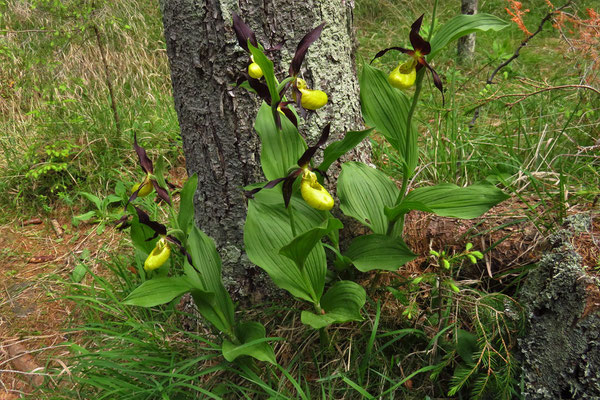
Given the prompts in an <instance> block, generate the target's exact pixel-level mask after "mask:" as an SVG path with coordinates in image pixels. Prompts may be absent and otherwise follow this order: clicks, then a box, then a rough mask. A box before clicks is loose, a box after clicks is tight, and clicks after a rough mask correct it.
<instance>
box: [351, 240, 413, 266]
mask: <svg viewBox="0 0 600 400" xmlns="http://www.w3.org/2000/svg"><path fill="white" fill-rule="evenodd" d="M344 255H345V256H347V257H348V258H350V259H351V260H352V263H353V264H354V266H355V267H356V268H357V269H358V270H360V271H362V272H367V271H372V270H374V269H380V270H385V271H396V270H398V268H400V267H401V266H403V265H404V264H406V263H407V262H409V261H411V260H414V259H415V258H416V254H414V253H413V252H412V251H410V249H409V248H408V246H407V245H406V243H404V241H403V240H402V239H400V238H395V237H389V236H386V235H365V236H359V237H357V238H356V239H354V240H353V241H352V243H350V246H349V247H348V250H347V251H346V253H345V254H344Z"/></svg>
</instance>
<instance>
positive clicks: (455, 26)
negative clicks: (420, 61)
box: [427, 14, 508, 60]
mask: <svg viewBox="0 0 600 400" xmlns="http://www.w3.org/2000/svg"><path fill="white" fill-rule="evenodd" d="M507 26H508V23H507V22H506V21H504V20H502V19H500V18H498V17H496V16H495V15H491V14H475V15H457V16H456V17H454V18H452V19H451V20H450V21H448V22H446V23H445V24H444V25H442V27H441V28H440V29H439V30H438V32H437V33H436V34H435V36H434V37H433V39H432V40H431V53H429V56H427V60H431V59H432V58H433V57H434V56H435V55H436V53H437V52H439V51H440V50H442V49H443V48H444V47H446V45H447V44H448V43H450V42H452V41H454V40H456V39H458V38H459V37H461V36H465V35H468V34H470V33H474V32H485V31H489V30H493V31H499V30H501V29H504V28H506V27H507Z"/></svg>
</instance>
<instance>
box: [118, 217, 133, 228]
mask: <svg viewBox="0 0 600 400" xmlns="http://www.w3.org/2000/svg"><path fill="white" fill-rule="evenodd" d="M115 225H116V226H117V230H118V231H122V230H123V229H125V228H127V227H129V225H131V224H130V223H129V215H123V216H122V217H121V218H119V220H118V221H117V222H115Z"/></svg>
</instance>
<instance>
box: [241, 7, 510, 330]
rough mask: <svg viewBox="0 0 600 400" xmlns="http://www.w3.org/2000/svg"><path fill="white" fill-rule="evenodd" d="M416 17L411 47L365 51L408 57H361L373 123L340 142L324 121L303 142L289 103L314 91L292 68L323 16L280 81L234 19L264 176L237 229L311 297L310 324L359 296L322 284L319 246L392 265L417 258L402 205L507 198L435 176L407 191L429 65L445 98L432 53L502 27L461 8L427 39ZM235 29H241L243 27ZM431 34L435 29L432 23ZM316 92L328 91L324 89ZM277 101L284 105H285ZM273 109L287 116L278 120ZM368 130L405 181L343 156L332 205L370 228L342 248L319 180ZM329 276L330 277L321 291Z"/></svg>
mask: <svg viewBox="0 0 600 400" xmlns="http://www.w3.org/2000/svg"><path fill="white" fill-rule="evenodd" d="M465 18H467V19H466V20H465ZM423 19H424V16H423V15H422V16H420V17H419V18H417V20H416V21H415V22H414V23H413V24H412V26H411V29H410V32H409V34H408V38H409V41H410V43H411V45H412V49H408V48H405V47H391V48H387V49H384V50H382V51H380V52H378V53H377V54H376V55H375V57H374V59H373V60H376V59H378V58H379V57H381V56H383V55H385V54H386V53H387V52H388V51H390V50H396V51H400V52H401V53H404V54H406V55H408V56H409V57H410V59H409V60H408V61H401V62H400V64H399V66H398V67H397V68H396V69H394V70H393V71H392V72H391V73H390V74H389V75H387V76H386V74H385V73H384V72H382V71H380V70H378V69H376V68H374V67H372V66H371V65H368V64H366V65H363V68H362V72H361V74H360V86H361V104H362V112H363V117H364V119H365V122H366V124H367V125H368V126H370V127H371V128H369V129H367V130H363V131H356V132H348V133H346V135H345V137H344V138H343V139H342V140H340V141H337V142H333V143H330V144H329V145H326V144H327V140H328V137H329V131H330V126H329V125H327V126H326V127H325V128H323V134H322V135H321V138H320V139H319V140H318V142H317V143H316V144H315V145H314V146H312V147H308V146H307V144H306V142H305V141H304V139H303V138H302V136H301V135H300V134H299V129H301V125H300V124H299V123H298V120H297V118H296V112H295V109H294V105H295V106H296V108H297V109H298V110H299V111H302V110H301V108H306V109H311V107H310V106H307V104H304V103H303V102H302V100H300V101H298V97H299V96H298V92H300V93H301V94H302V98H306V97H308V96H309V95H310V96H313V94H312V93H310V92H309V93H308V94H307V93H305V92H302V90H303V88H304V82H303V81H301V78H300V77H299V76H300V74H301V64H302V60H303V59H304V57H305V55H306V53H307V51H308V48H309V46H310V45H311V44H312V43H314V42H315V41H316V40H317V38H318V36H319V35H320V34H321V32H322V31H323V29H324V26H323V24H321V25H319V26H318V27H316V28H315V29H314V30H312V31H311V32H309V33H308V34H307V35H306V36H305V37H304V38H303V39H302V40H301V41H300V44H299V45H298V46H297V50H296V55H295V56H294V58H293V61H292V66H291V67H290V69H289V71H288V77H285V78H284V79H283V80H282V81H281V83H279V81H278V79H277V78H276V76H275V73H274V66H273V62H272V61H271V60H269V58H268V57H267V56H266V55H265V53H264V52H263V51H261V49H262V46H261V45H260V44H259V43H258V42H257V40H256V37H255V35H254V33H251V30H250V29H249V28H248V27H247V25H246V24H245V23H244V22H243V21H242V20H241V18H239V17H237V16H236V17H235V19H234V29H235V31H236V33H237V34H238V41H239V42H240V45H242V43H243V39H245V40H246V43H245V45H242V48H244V49H246V48H247V49H248V50H249V52H250V53H251V54H252V56H253V62H255V63H256V64H257V65H258V67H259V68H260V70H261V71H262V76H261V78H260V79H257V78H254V77H252V76H249V74H244V77H246V78H247V84H246V85H245V87H247V88H251V89H253V91H254V92H256V93H257V94H258V95H259V96H260V97H261V98H262V99H263V100H264V102H263V105H262V106H261V108H260V110H259V111H258V115H257V117H256V122H255V129H256V131H257V133H258V135H259V137H260V139H261V145H262V147H261V166H262V169H263V172H264V175H265V177H266V178H267V180H268V182H267V183H265V184H259V185H254V186H252V187H249V188H247V191H246V194H247V196H248V197H249V198H250V200H249V204H248V215H247V219H246V224H245V228H244V242H245V245H246V252H247V254H248V257H249V258H250V260H251V261H252V262H254V263H255V264H256V265H258V266H259V267H261V268H263V269H264V270H265V271H266V272H267V273H268V274H269V275H270V276H271V278H272V279H273V281H274V282H275V284H277V285H278V286H279V287H281V288H283V289H285V290H287V291H288V292H290V293H291V294H292V295H293V296H295V297H297V298H299V299H302V300H305V301H307V302H309V303H312V307H313V311H308V310H304V311H302V317H301V319H302V322H304V323H305V324H308V325H310V326H312V327H313V328H324V327H326V326H328V325H330V324H332V323H340V322H346V321H351V320H360V319H361V314H360V310H361V308H362V306H363V305H364V302H365V291H364V289H363V288H362V287H360V286H359V285H357V284H356V283H355V282H351V281H344V280H339V279H334V280H333V281H332V282H327V279H326V276H327V257H326V254H325V250H328V251H330V252H331V253H332V255H333V259H334V260H335V267H336V269H337V270H338V271H339V270H340V269H345V268H348V267H350V266H352V265H353V266H354V267H356V268H357V269H358V270H360V271H363V272H364V271H371V270H388V271H395V270H398V268H400V267H401V266H402V265H403V264H405V263H406V262H408V261H410V260H412V259H414V258H415V257H416V255H415V254H413V253H412V252H411V250H410V249H409V248H408V246H407V245H406V244H405V243H404V241H403V240H402V231H403V219H404V215H405V214H406V213H407V212H408V211H410V210H422V211H427V212H432V213H435V214H438V215H442V216H449V217H457V218H475V217H478V216H480V215H482V214H483V213H484V212H486V211H487V210H488V209H489V208H491V207H492V206H494V205H495V204H497V203H499V202H500V201H502V200H504V199H505V198H506V197H507V196H506V195H505V194H504V193H503V192H502V191H501V190H500V189H498V188H496V187H495V186H492V185H489V184H486V183H479V184H475V185H472V186H469V187H465V188H461V187H458V186H455V185H451V184H442V185H437V186H431V187H423V188H417V189H414V190H412V191H410V192H408V190H407V189H408V181H409V179H410V177H411V176H412V175H413V173H414V171H415V169H416V166H417V162H418V148H417V129H416V127H415V124H414V122H413V120H412V119H413V118H412V116H413V114H414V111H415V108H416V106H417V104H418V100H419V94H420V91H421V88H422V80H423V77H424V71H430V73H431V76H432V77H433V82H434V85H435V87H436V88H437V89H438V90H439V91H440V92H441V93H442V102H443V83H442V79H441V78H440V76H439V74H438V73H437V72H436V71H435V69H434V68H433V67H432V66H431V64H430V62H431V57H432V56H433V55H434V54H435V53H437V52H438V51H439V50H440V49H441V48H442V47H444V46H445V45H447V44H448V43H449V42H450V41H451V40H454V39H457V38H458V37H460V36H462V35H465V34H468V33H471V32H474V31H485V30H489V29H501V28H503V27H504V26H505V25H506V23H505V22H503V21H502V20H500V19H498V18H496V17H493V16H490V15H486V14H479V15H475V16H460V17H457V18H456V19H453V20H451V21H449V22H448V23H447V24H446V25H444V26H443V27H441V28H440V29H439V30H438V33H437V35H436V36H435V37H434V38H433V39H432V40H431V42H430V41H429V40H426V39H424V38H423V37H421V35H420V33H419V32H420V29H421V25H422V23H423ZM465 22H468V24H465ZM325 29H326V27H325ZM239 32H244V35H242V34H240V33H239ZM429 32H433V27H432V28H431V29H430V30H429ZM290 85H291V86H292V88H293V96H294V97H293V98H294V100H295V101H294V103H292V102H289V101H287V99H286V98H285V95H284V94H285V91H286V89H287V87H288V86H290ZM412 86H416V89H415V91H414V94H413V95H412V96H410V95H409V94H407V93H406V92H405V91H404V90H407V89H409V88H410V87H412ZM399 89H401V90H399ZM319 96H321V97H323V98H326V97H325V96H326V95H325V94H324V95H319ZM315 97H317V96H315ZM282 105H284V106H285V108H286V112H283V110H282ZM319 105H321V104H319ZM322 105H323V106H324V105H325V102H323V104H322ZM300 106H302V107H300ZM280 114H284V115H285V116H288V115H292V117H288V118H281V117H280ZM373 129H375V130H377V131H378V132H379V133H380V134H382V135H383V136H384V137H385V138H386V139H387V140H388V141H389V143H390V145H391V146H392V147H393V148H394V149H395V150H396V151H397V152H398V154H399V159H400V160H402V161H401V162H402V170H403V171H404V176H403V184H402V187H401V188H398V187H397V186H396V184H395V183H394V181H392V180H391V179H390V178H389V177H388V176H387V175H386V174H385V173H383V172H381V171H379V170H377V169H375V168H373V167H370V166H368V165H366V164H363V163H358V162H346V163H344V164H343V165H342V172H341V174H340V176H339V178H338V181H337V196H338V198H339V202H340V203H339V204H340V209H341V211H342V212H343V213H344V214H345V215H347V216H349V217H352V218H355V219H356V220H358V221H359V222H360V223H362V224H364V225H366V226H367V227H368V228H370V230H371V231H372V233H370V234H368V235H363V236H359V237H357V238H356V239H354V240H353V241H352V242H351V243H350V244H349V246H348V247H347V248H345V249H340V245H339V230H340V229H342V228H343V225H342V223H341V222H340V221H339V220H338V219H337V218H334V217H333V215H332V214H331V212H330V210H331V209H332V208H333V204H334V201H333V198H331V199H330V197H331V196H330V195H329V193H327V192H326V191H325V189H324V188H323V186H322V178H323V177H324V176H325V173H326V171H327V169H328V168H329V166H330V165H331V163H332V162H333V161H335V160H336V159H337V158H339V157H340V156H342V155H344V154H345V153H346V152H347V151H349V150H351V149H352V148H354V147H355V146H356V145H358V143H360V141H362V140H363V139H364V138H366V137H367V136H368V135H369V134H370V133H371V132H372V131H373ZM321 147H324V148H325V149H324V161H323V162H322V163H321V164H320V165H318V166H314V165H312V163H311V159H312V156H313V155H314V154H315V152H316V151H317V149H318V148H321ZM313 171H315V172H318V174H315V172H313ZM299 176H301V177H302V178H301V180H300V185H299V186H300V190H298V186H297V185H296V182H297V178H298V177H299ZM279 183H282V185H279ZM309 188H310V189H309ZM264 189H269V190H264ZM323 191H325V192H323ZM316 198H319V200H315V199H316ZM327 283H332V285H331V287H330V288H329V289H328V290H327V291H325V286H326V284H327Z"/></svg>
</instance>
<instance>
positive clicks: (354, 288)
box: [301, 281, 366, 329]
mask: <svg viewBox="0 0 600 400" xmlns="http://www.w3.org/2000/svg"><path fill="white" fill-rule="evenodd" d="M365 300H366V293H365V289H363V287H362V286H360V285H359V284H357V283H354V282H351V281H340V282H337V283H336V284H335V285H333V286H332V287H331V288H330V289H329V290H328V291H327V293H325V294H324V295H323V298H322V299H321V308H322V309H323V310H324V311H325V313H324V314H319V315H317V314H315V313H312V312H309V311H302V315H301V320H302V323H303V324H306V325H310V326H311V327H312V328H314V329H320V328H323V327H325V326H328V325H331V324H336V323H343V322H348V321H361V320H362V316H361V315H360V309H361V308H362V307H363V306H364V305H365Z"/></svg>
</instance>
